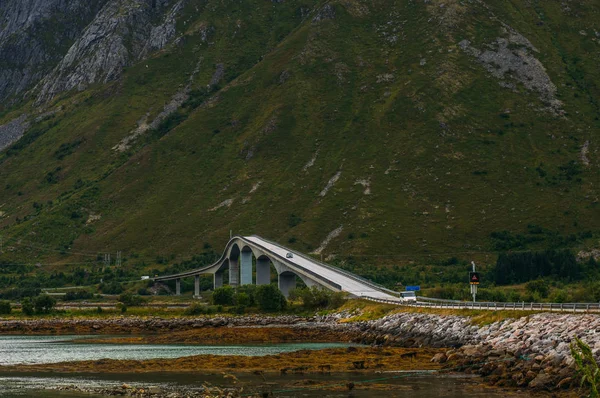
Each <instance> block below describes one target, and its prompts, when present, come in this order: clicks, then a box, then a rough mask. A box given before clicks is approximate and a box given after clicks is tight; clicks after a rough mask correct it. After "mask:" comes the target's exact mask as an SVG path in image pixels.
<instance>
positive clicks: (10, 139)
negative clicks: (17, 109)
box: [0, 114, 29, 151]
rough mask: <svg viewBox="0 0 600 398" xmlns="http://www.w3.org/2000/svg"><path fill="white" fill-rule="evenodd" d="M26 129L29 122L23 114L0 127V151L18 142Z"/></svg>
mask: <svg viewBox="0 0 600 398" xmlns="http://www.w3.org/2000/svg"><path fill="white" fill-rule="evenodd" d="M27 128H29V122H28V121H27V115H25V114H24V115H21V116H19V117H18V118H16V119H13V120H11V121H10V122H8V123H6V124H4V125H2V126H0V151H1V150H3V149H4V148H7V147H8V146H10V145H11V144H12V143H14V142H16V141H18V140H19V139H20V138H21V137H22V136H23V134H25V131H27Z"/></svg>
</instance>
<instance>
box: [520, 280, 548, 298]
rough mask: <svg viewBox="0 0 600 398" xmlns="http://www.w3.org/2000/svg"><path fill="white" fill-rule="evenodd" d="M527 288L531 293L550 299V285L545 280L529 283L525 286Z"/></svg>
mask: <svg viewBox="0 0 600 398" xmlns="http://www.w3.org/2000/svg"><path fill="white" fill-rule="evenodd" d="M525 287H526V289H527V291H528V292H531V293H533V294H535V293H538V294H539V295H540V297H542V298H546V297H548V293H549V292H550V284H549V283H548V281H545V280H543V279H538V280H535V281H531V282H528V283H527V285H525Z"/></svg>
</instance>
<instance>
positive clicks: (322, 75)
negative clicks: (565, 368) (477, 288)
mask: <svg viewBox="0 0 600 398" xmlns="http://www.w3.org/2000/svg"><path fill="white" fill-rule="evenodd" d="M324 4H325V2H324V1H321V0H299V1H294V2H275V3H273V2H261V1H256V0H243V1H237V2H234V1H231V0H227V1H216V0H207V1H200V0H189V1H188V2H187V5H186V7H185V9H184V10H183V11H182V13H181V15H180V16H179V20H178V32H177V34H178V35H182V39H181V40H179V41H178V43H179V44H178V45H176V46H169V47H167V48H166V49H165V50H163V51H161V52H160V53H158V54H153V55H151V56H150V57H149V59H147V60H144V61H143V62H139V63H137V64H134V65H131V66H130V67H128V68H127V69H126V71H125V72H124V75H123V77H122V79H121V80H120V81H118V82H112V83H108V84H105V85H101V84H98V85H96V86H94V87H93V88H90V89H88V90H86V91H84V92H72V93H65V94H64V95H63V96H61V97H60V98H58V99H56V100H55V101H53V102H52V103H51V104H49V105H48V110H55V109H59V111H57V113H56V114H54V115H53V116H50V117H47V118H44V119H41V120H39V121H33V122H32V125H31V127H30V129H29V130H28V131H27V133H26V134H25V135H24V136H23V137H22V139H21V140H19V141H18V142H16V143H15V144H13V145H12V146H11V147H10V148H8V149H7V150H6V151H4V152H3V153H0V176H2V181H3V183H2V185H1V186H0V195H1V197H2V203H1V204H0V205H1V206H2V207H1V208H0V212H1V213H0V228H2V240H3V246H4V247H5V248H10V250H3V253H2V254H0V271H2V272H1V276H0V296H1V297H0V298H2V299H10V300H17V299H21V298H24V297H35V296H36V295H38V294H39V292H40V289H42V288H53V287H62V286H96V285H99V284H101V287H100V291H99V292H101V293H104V294H115V295H118V294H122V293H123V286H124V285H121V283H123V282H125V281H129V280H137V279H139V277H140V276H142V275H155V274H163V273H172V272H180V271H183V270H186V269H190V268H193V267H197V266H201V265H205V264H208V263H210V262H212V261H214V260H215V259H216V258H218V256H219V254H220V250H221V248H222V247H223V246H224V244H225V242H226V241H227V239H228V237H229V231H230V230H233V231H234V233H236V234H237V233H239V234H250V233H256V234H259V235H262V236H265V237H267V238H271V239H275V240H277V241H278V242H280V243H282V244H286V245H289V246H290V247H292V248H294V249H297V250H299V251H301V252H312V251H314V250H315V249H316V248H318V247H319V246H320V245H321V243H322V242H323V240H324V239H325V237H326V236H327V234H328V233H329V232H330V231H333V230H335V229H336V228H338V227H340V226H343V231H342V232H341V233H340V234H339V235H338V236H336V237H334V238H333V239H331V241H330V242H329V243H328V245H326V247H325V249H324V252H323V254H324V258H327V257H328V255H330V254H334V255H336V256H335V260H333V262H334V263H335V264H337V265H340V266H342V267H343V268H346V269H349V270H351V271H354V272H356V273H358V274H360V275H362V276H365V277H367V278H369V279H372V280H374V281H376V282H378V283H382V284H385V285H386V286H388V287H391V288H394V289H396V288H397V289H400V288H401V287H402V285H404V286H405V285H409V284H419V285H422V286H423V287H424V288H425V289H428V290H427V293H428V294H429V293H431V294H432V295H438V296H444V297H448V298H465V295H467V296H466V298H468V290H467V289H468V288H466V286H465V284H466V282H465V275H466V272H467V271H468V267H469V261H470V260H471V259H473V258H474V259H475V260H476V261H477V263H478V266H479V265H480V264H481V269H482V270H483V272H484V274H483V276H484V279H483V280H484V284H483V285H482V289H481V298H482V299H484V297H488V298H490V299H492V298H493V297H497V298H500V299H502V298H504V299H506V300H512V299H514V298H517V296H516V295H518V296H519V297H518V298H522V299H524V298H527V297H529V295H531V296H532V297H533V296H535V295H540V296H542V295H546V293H545V292H540V291H539V290H536V289H529V290H527V289H525V288H524V287H523V288H522V289H520V290H519V291H517V292H515V293H514V294H513V293H512V292H510V291H508V290H505V289H504V288H503V287H502V286H505V285H507V284H523V283H527V282H528V281H531V280H538V279H544V280H546V281H548V283H549V290H548V292H547V296H548V297H547V299H560V300H570V299H571V298H575V297H576V296H578V295H579V293H577V292H575V291H571V289H570V290H564V289H567V288H566V287H565V285H564V283H567V282H573V281H575V282H581V286H584V285H585V286H588V285H586V284H590V286H591V285H593V283H594V282H592V281H590V280H591V279H592V276H590V275H593V273H591V272H590V268H589V267H588V266H587V265H585V264H583V265H582V264H579V263H573V261H572V260H573V257H572V254H571V255H569V256H567V255H566V254H565V255H564V257H560V256H562V255H563V253H566V252H565V251H564V250H570V252H571V253H577V252H578V251H579V250H587V251H589V250H590V249H593V248H597V247H598V238H600V218H599V217H597V214H598V209H599V206H600V205H599V203H598V200H597V181H598V179H599V176H600V174H599V173H600V171H599V170H600V169H598V167H597V164H598V162H599V161H600V160H599V158H598V153H599V152H598V150H597V145H598V144H597V141H598V140H597V139H596V138H595V136H594V132H596V131H598V128H599V127H600V121H599V120H600V119H599V117H600V110H599V108H598V103H597V98H600V84H598V82H599V81H600V76H599V72H598V68H597V60H596V59H595V58H594V57H590V56H589V54H591V53H593V51H595V50H593V49H595V48H596V47H595V46H597V43H596V42H594V41H592V39H593V38H594V34H593V33H592V32H591V30H590V29H588V28H585V29H588V31H589V33H588V34H587V35H582V34H580V33H579V32H580V31H581V30H582V29H584V27H586V26H593V24H594V23H595V20H594V16H595V15H597V12H598V8H597V5H595V4H592V3H590V2H587V3H584V2H580V3H578V4H570V5H569V8H570V11H569V12H567V11H563V10H561V9H560V7H557V6H556V5H555V4H554V3H553V2H536V4H535V7H531V6H530V5H529V4H528V3H519V2H511V3H507V2H503V1H499V0H491V1H486V2H485V3H473V4H471V3H469V5H468V8H469V12H464V10H463V9H462V7H463V6H461V5H460V4H459V3H452V4H451V5H447V6H446V7H438V6H437V5H438V4H437V3H436V2H429V3H425V2H391V1H387V0H386V1H384V2H381V3H368V4H367V3H364V4H363V3H361V4H358V3H357V2H355V1H345V2H340V1H333V2H329V3H328V4H330V5H331V6H332V7H333V9H334V10H335V13H334V14H335V16H334V17H332V18H324V19H322V20H320V21H318V20H315V21H314V22H313V19H314V18H315V16H316V14H317V13H318V12H319V10H320V9H321V8H322V6H323V5H324ZM492 16H493V17H492ZM540 20H543V21H544V25H543V26H542V25H538V22H539V21H540ZM184 22H185V23H184ZM506 26H510V27H512V28H513V29H515V30H516V31H518V32H519V33H520V34H522V35H523V36H524V37H526V38H527V40H529V41H530V42H531V43H532V45H534V46H535V47H536V49H537V50H538V51H535V52H534V51H531V53H532V55H533V56H535V57H537V58H538V60H539V61H540V62H541V63H542V64H543V65H544V67H545V69H546V71H547V73H548V76H549V78H550V79H551V81H552V83H553V85H554V86H556V87H557V92H556V97H557V99H559V100H560V101H562V104H563V105H562V106H561V110H560V111H557V112H556V113H555V112H552V111H550V110H548V104H547V101H545V100H544V99H543V98H540V94H539V93H537V92H535V91H531V90H528V89H527V88H526V87H525V86H524V85H523V84H521V83H518V82H516V81H515V80H513V79H512V77H511V76H506V78H505V79H504V80H503V81H500V80H498V79H496V78H495V77H493V76H492V75H491V74H490V73H489V72H488V71H487V70H486V69H485V68H484V67H483V66H482V65H480V63H479V62H477V61H476V60H475V59H473V58H472V57H471V56H470V55H469V54H468V53H467V52H465V51H463V50H461V49H460V47H459V46H457V43H459V42H461V41H462V40H464V39H466V40H469V41H470V42H471V43H472V46H473V47H474V48H478V49H483V48H489V44H490V43H493V42H494V40H495V39H496V38H498V37H504V35H505V33H503V30H504V31H505V30H506ZM557 32H560V34H557ZM512 46H513V47H511V48H514V47H515V44H514V43H512ZM518 47H519V48H522V47H523V45H519V46H518ZM522 50H523V51H524V49H522ZM200 60H201V62H200ZM421 60H423V61H425V62H420V61H421ZM197 65H199V69H198V73H196V74H195V75H193V76H192V71H194V70H195V68H196V66H197ZM217 65H221V66H222V68H223V77H222V79H220V80H219V81H218V82H213V83H211V80H212V79H213V77H214V76H215V71H216V70H217V69H218V67H217ZM190 79H191V80H190ZM190 82H191V91H190V93H189V99H188V100H187V101H186V102H185V104H184V105H183V106H182V107H181V108H180V109H179V110H178V111H177V112H175V113H173V114H172V115H171V116H169V117H168V118H166V119H165V120H163V121H162V122H160V123H158V125H157V128H156V129H154V130H152V131H148V132H146V133H145V134H143V135H142V136H140V137H139V138H138V139H137V140H135V141H132V143H131V145H130V146H129V147H128V148H127V149H126V150H124V151H122V152H119V151H115V150H113V149H111V148H113V147H114V146H115V145H118V144H119V143H120V142H121V141H122V140H123V139H124V138H126V137H128V136H130V134H131V132H132V131H133V130H134V129H135V128H136V126H137V122H138V121H140V120H141V119H142V118H143V117H144V116H145V115H149V116H148V122H152V121H153V120H154V118H155V117H156V115H157V114H158V113H159V112H160V111H161V110H162V109H163V107H164V105H165V104H166V103H168V102H169V101H170V100H171V98H173V96H174V95H175V94H177V92H178V91H179V90H180V89H181V87H184V86H185V85H187V84H188V83H190ZM499 83H502V84H514V87H513V88H506V87H501V86H500V85H499ZM9 111H10V112H9ZM38 111H41V110H40V109H36V108H34V107H33V106H32V105H31V104H30V103H27V104H16V105H14V107H13V108H11V109H10V110H9V109H2V106H0V117H1V118H2V123H4V121H5V120H6V121H7V120H9V119H10V118H11V117H12V116H13V115H16V116H18V115H19V114H21V113H28V114H30V115H37V114H39V112H38ZM587 141H590V148H589V151H588V153H587V155H586V156H587V158H588V159H589V162H590V166H587V165H585V164H584V163H583V161H582V160H581V159H582V147H583V146H584V144H585V142H587ZM338 172H340V174H339V178H338V179H337V180H336V181H335V183H334V184H333V185H332V186H331V187H330V188H329V189H328V190H325V189H324V188H325V187H327V186H328V183H329V181H332V177H334V176H336V175H337V173H338ZM363 184H364V185H363ZM367 186H368V188H367ZM255 187H256V188H255ZM223 203H225V205H221V204H223ZM550 249H552V250H550ZM117 250H120V251H122V252H123V253H124V259H123V266H122V267H120V268H118V269H117V268H116V267H114V266H112V265H111V266H106V267H105V266H104V264H103V254H104V253H107V252H111V253H113V260H114V253H115V252H116V251H117ZM511 250H512V251H515V250H516V251H526V252H528V254H527V253H516V252H513V253H510V252H509V251H511ZM551 252H552V253H554V254H552V253H551ZM498 256H500V258H501V261H500V260H498V265H497V266H496V271H494V270H493V269H494V264H496V260H497V257H498ZM556 256H558V257H556ZM563 260H564V261H565V262H563ZM38 263H39V266H38V265H36V264H38ZM72 264H77V265H72ZM538 267H539V269H538ZM544 267H546V268H544ZM586 267H587V268H586ZM101 281H102V282H101ZM192 283H193V282H192V281H190V280H184V281H183V286H182V287H183V289H184V291H189V290H190V289H191V288H192V285H191V284H192ZM400 284H401V285H400ZM560 284H563V285H562V286H561V285H560ZM150 287H151V286H138V287H137V289H146V290H140V291H139V292H140V294H141V293H147V291H148V290H147V289H149V288H150ZM210 287H211V281H210V280H209V279H206V278H203V279H202V289H203V290H206V289H208V288H210ZM588 287H589V286H588ZM125 289H128V287H125ZM594 289H596V288H592V289H588V290H590V291H594ZM561 290H564V292H565V295H563V296H562V297H561V296H560V295H559V294H560V293H559V291H561ZM94 293H96V292H95V291H94ZM542 293H543V294H542ZM245 294H247V295H248V297H246V296H243V295H240V297H238V301H236V302H235V303H237V304H233V303H234V302H233V301H232V304H231V305H237V306H239V307H240V308H241V307H248V306H249V305H250V306H251V305H252V304H246V302H247V300H251V298H252V294H250V293H245ZM566 294H570V295H571V296H566ZM511 295H512V296H511ZM553 295H554V296H553ZM579 296H581V295H579ZM231 300H233V296H232V297H231ZM226 305H230V304H226ZM131 310H132V309H131Z"/></svg>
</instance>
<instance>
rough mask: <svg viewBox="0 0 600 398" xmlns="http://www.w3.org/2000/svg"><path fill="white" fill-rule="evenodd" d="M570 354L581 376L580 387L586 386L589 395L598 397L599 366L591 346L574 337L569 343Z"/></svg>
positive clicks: (594, 397)
mask: <svg viewBox="0 0 600 398" xmlns="http://www.w3.org/2000/svg"><path fill="white" fill-rule="evenodd" d="M571 355H572V356H573V359H574V360H575V363H576V364H577V372H578V373H579V376H580V377H581V387H588V388H589V390H590V395H589V396H590V397H593V398H598V397H600V393H598V388H599V387H600V367H598V363H597V362H596V359H595V358H594V354H593V353H592V350H591V348H590V347H589V346H588V345H587V344H586V343H584V342H583V341H581V340H580V339H579V338H577V337H575V341H574V342H573V343H571Z"/></svg>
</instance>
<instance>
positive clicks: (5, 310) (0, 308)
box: [0, 301, 12, 315]
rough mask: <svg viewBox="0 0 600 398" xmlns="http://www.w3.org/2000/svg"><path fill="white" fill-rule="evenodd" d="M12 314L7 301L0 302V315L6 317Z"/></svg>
mask: <svg viewBox="0 0 600 398" xmlns="http://www.w3.org/2000/svg"><path fill="white" fill-rule="evenodd" d="M11 312H12V307H11V305H10V302H8V301H0V315H8V314H10V313H11Z"/></svg>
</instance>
